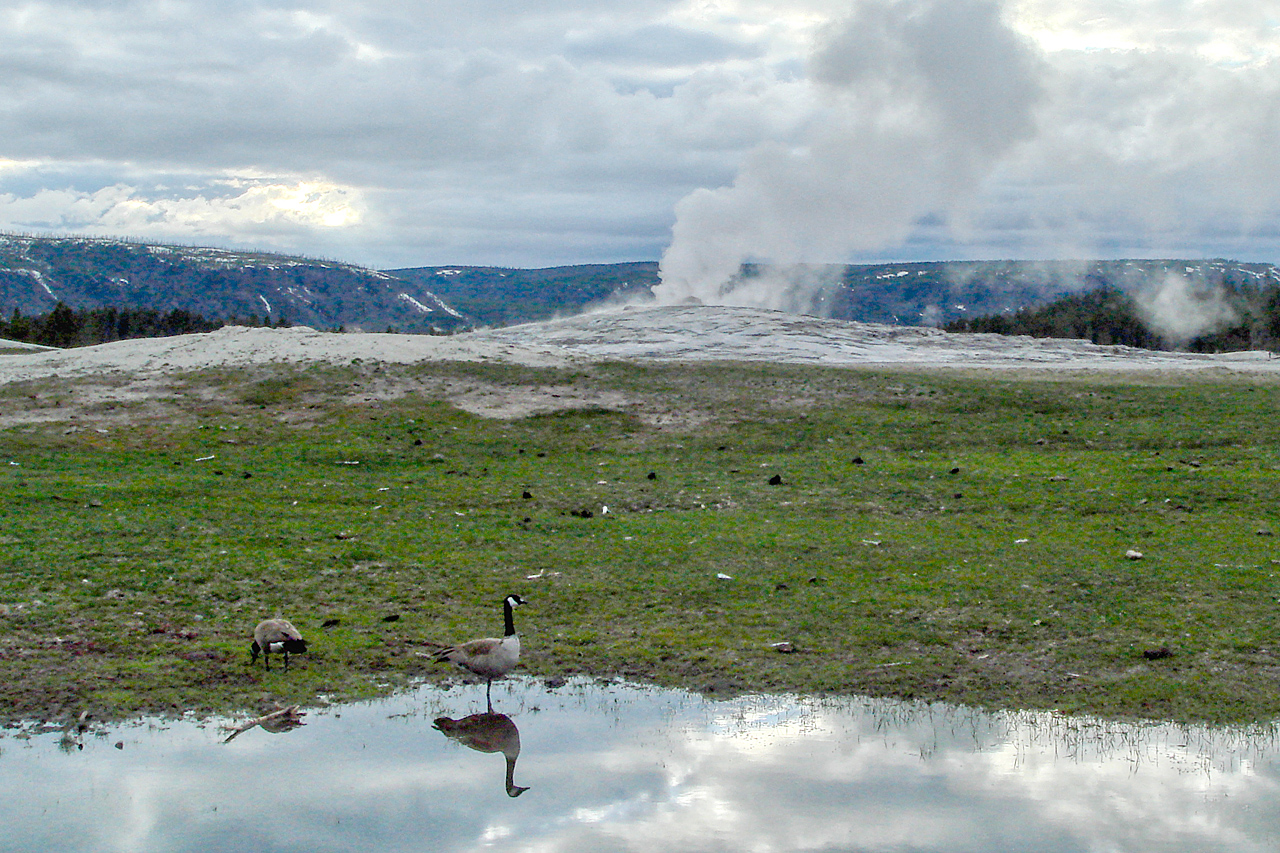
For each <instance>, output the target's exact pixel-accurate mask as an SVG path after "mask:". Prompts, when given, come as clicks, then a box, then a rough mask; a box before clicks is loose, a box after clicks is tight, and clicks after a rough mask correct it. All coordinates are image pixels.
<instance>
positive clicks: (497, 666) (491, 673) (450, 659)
mask: <svg viewBox="0 0 1280 853" xmlns="http://www.w3.org/2000/svg"><path fill="white" fill-rule="evenodd" d="M521 604H524V599H523V598H521V597H520V596H518V595H516V594H514V593H512V594H511V595H508V596H507V597H506V598H504V599H503V600H502V614H503V616H504V618H505V619H506V630H505V632H504V633H503V635H502V637H501V638H498V637H486V638H484V639H480V640H471V641H470V642H466V643H461V644H459V645H456V646H450V647H449V648H447V649H441V650H440V651H438V652H436V653H435V654H434V655H432V658H433V659H434V660H435V661H436V662H437V663H452V664H455V665H457V666H460V667H462V668H463V669H465V670H466V671H467V672H470V673H474V674H475V675H478V676H480V677H481V678H483V679H485V681H486V684H485V690H484V696H485V699H486V700H487V701H488V702H489V710H491V711H492V710H493V701H492V699H491V698H490V691H491V690H492V689H493V680H494V679H495V678H501V677H502V676H504V675H506V674H507V673H508V672H510V671H511V670H513V669H515V666H516V664H517V663H519V661H520V637H519V636H517V635H516V626H515V621H514V620H513V619H512V616H511V609H512V608H513V607H516V606H517V605H521Z"/></svg>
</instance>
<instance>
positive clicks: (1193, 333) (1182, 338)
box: [1134, 272, 1240, 347]
mask: <svg viewBox="0 0 1280 853" xmlns="http://www.w3.org/2000/svg"><path fill="white" fill-rule="evenodd" d="M1134 303H1135V304H1136V305H1137V307H1138V313H1139V315H1140V316H1141V317H1142V321H1143V322H1144V323H1146V324H1147V327H1148V328H1150V329H1151V331H1153V332H1155V333H1157V334H1158V335H1160V336H1162V337H1163V338H1164V339H1165V340H1167V341H1168V342H1169V343H1171V344H1173V345H1174V346H1175V347H1181V346H1183V345H1184V344H1186V343H1187V342H1188V341H1190V340H1191V339H1192V338H1196V337H1199V336H1200V335H1204V334H1209V333H1211V332H1216V331H1218V330H1220V329H1223V328H1226V327H1227V326H1229V325H1231V324H1232V323H1237V322H1239V320H1240V316H1239V315H1238V314H1237V313H1236V310H1235V309H1234V308H1232V307H1231V305H1229V304H1228V303H1227V301H1226V295H1225V293H1224V291H1223V289H1222V288H1221V287H1220V286H1216V285H1211V284H1209V283H1207V282H1204V281H1198V280H1193V279H1191V278H1188V277H1186V276H1184V275H1179V274H1178V273H1176V272H1170V273H1168V274H1167V275H1165V277H1164V278H1163V279H1161V280H1159V281H1154V282H1152V284H1151V285H1149V286H1148V287H1146V288H1144V289H1142V290H1140V291H1138V292H1137V293H1135V294H1134Z"/></svg>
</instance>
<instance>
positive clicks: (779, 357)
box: [0, 306, 1280, 384]
mask: <svg viewBox="0 0 1280 853" xmlns="http://www.w3.org/2000/svg"><path fill="white" fill-rule="evenodd" d="M357 359H359V360H361V361H364V362H388V363H402V364H406V363H413V362H420V361H433V360H467V361H479V360H496V361H508V362H514V363H519V364H528V365H544V366H553V365H568V364H572V363H575V362H581V361H597V360H618V359H623V360H627V359H660V360H677V361H680V360H686V361H687V360H706V359H727V360H737V361H772V362H790V363H808V364H825V365H857V364H863V365H898V366H904V367H920V368H929V367H952V368H984V369H990V368H1019V369H1028V368H1030V369H1052V370H1061V369H1065V370H1108V369H1110V370H1129V371H1134V370H1136V371H1144V370H1153V369H1154V370H1188V369H1189V370H1204V369H1210V368H1213V369H1217V370H1220V371H1221V370H1226V371H1230V372H1248V373H1270V372H1280V359H1275V360H1273V359H1271V358H1270V356H1269V354H1268V353H1265V352H1248V353H1231V354H1225V355H1216V356H1215V355H1196V354H1188V353H1167V352H1154V351H1150V350H1141V349H1134V348H1131V347H1116V346H1096V345H1094V344H1090V343H1087V342H1084V341H1077V340H1059V339H1036V338H1028V337H1006V336H1002V335H991V334H954V333H949V332H943V331H940V330H938V329H933V328H927V327H921V326H886V325H879V324H873V323H851V322H845V321H840V320H825V319H821V318H818V317H810V316H803V315H796V314H786V313H782V312H779V311H767V310H760V309H752V308H726V307H717V306H678V307H663V308H627V309H621V310H617V311H611V312H600V313H593V314H583V315H579V316H576V317H569V318H566V319H561V320H551V321H548V322H543V323H530V324H526V325H522V326H511V327H508V328H504V329H490V330H482V331H477V332H467V333H463V334H458V335H452V336H448V337H434V336H428V335H394V334H368V333H361V334H354V333H352V334H348V333H337V332H318V331H316V330H314V329H310V328H307V327H295V328H291V329H263V328H245V327H240V326H232V327H226V328H223V329H219V330H217V331H215V332H208V333H205V334H195V335H181V336H178V337H173V338H148V339H143V340H133V341H119V342H116V343H110V344H101V345H99V346H93V347H81V348H77V349H72V350H47V351H39V352H32V351H30V350H18V351H16V352H14V351H8V352H7V353H6V354H4V355H0V384H4V383H9V382H17V381H22V380H28V379H39V378H44V377H49V376H85V375H94V374H112V373H119V374H125V375H130V376H134V377H138V376H144V375H154V374H164V373H176V372H184V371H190V370H199V369H204V368H214V367H233V366H246V365H254V364H266V363H272V362H283V363H307V362H328V363H335V364H349V363H351V362H352V361H355V360H357Z"/></svg>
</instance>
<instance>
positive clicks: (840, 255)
mask: <svg viewBox="0 0 1280 853" xmlns="http://www.w3.org/2000/svg"><path fill="white" fill-rule="evenodd" d="M1041 73H1042V66H1041V60H1040V59H1039V57H1038V55H1037V54H1036V53H1035V52H1034V50H1033V48H1031V47H1030V46H1029V45H1028V44H1026V43H1025V42H1024V41H1023V39H1022V38H1021V37H1020V36H1018V35H1017V34H1016V33H1014V32H1013V31H1012V30H1011V29H1010V28H1009V27H1008V26H1006V25H1005V23H1004V22H1003V21H1002V20H1001V10H1000V8H999V6H998V5H996V4H995V3H993V2H989V0H864V2H861V3H859V4H858V6H857V7H856V8H855V10H854V13H853V15H852V16H851V17H849V18H848V19H846V20H844V21H841V22H839V23H836V24H833V25H830V26H828V27H827V28H826V29H825V30H824V31H823V32H822V33H821V35H820V37H819V39H818V42H817V45H816V48H815V50H814V52H813V54H812V56H811V59H810V81H811V83H812V85H813V86H815V87H816V88H817V90H818V94H819V96H820V98H819V100H820V102H821V104H822V108H821V112H820V114H819V115H817V116H815V117H814V120H813V121H812V122H811V124H810V129H809V130H808V131H807V132H806V133H805V135H804V138H803V139H802V140H801V141H800V144H784V143H782V142H769V143H765V144H762V145H760V146H758V147H757V148H756V150H755V151H753V152H752V153H751V154H750V156H749V157H748V158H747V159H746V162H745V163H744V164H743V166H742V168H741V170H740V172H739V174H738V176H737V178H736V179H735V180H734V182H733V183H732V185H730V186H727V187H721V188H719V189H705V188H704V189H699V190H696V191H694V192H693V193H691V194H690V195H688V196H686V197H685V198H683V199H682V200H681V201H680V202H679V203H678V204H677V205H676V209H675V212H676V222H675V225H674V226H673V228H672V241H671V244H670V246H669V247H668V248H667V250H666V251H665V252H664V253H663V256H662V263H661V267H660V271H661V276H662V283H661V284H660V285H659V286H658V287H656V288H655V289H654V292H655V295H656V296H657V298H658V301H659V302H664V303H677V302H683V301H686V300H688V299H689V298H691V297H692V298H696V299H698V300H701V301H703V302H709V303H717V304H751V305H760V306H763V307H770V308H781V309H785V310H791V311H814V310H815V308H817V307H818V304H819V299H818V294H817V291H818V290H820V288H821V286H822V278H821V276H819V275H815V269H816V268H815V267H813V266H807V265H806V264H812V263H816V262H843V261H844V259H845V258H847V257H848V256H849V255H850V254H851V253H853V252H857V251H865V250H870V249H876V248H882V247H885V246H889V245H893V244H896V243H900V242H902V241H904V240H905V239H906V238H907V236H908V235H909V234H910V232H911V230H912V227H913V226H914V224H915V223H916V222H917V221H918V219H919V218H920V217H921V216H923V215H925V214H930V213H941V214H947V213H955V212H959V211H962V210H963V208H964V206H965V204H966V202H967V201H968V200H969V199H970V198H971V197H972V196H973V194H974V193H975V191H976V190H977V189H978V187H979V185H980V183H981V181H982V180H983V178H984V177H986V176H987V175H988V174H989V173H990V172H991V170H992V169H993V168H994V167H995V166H996V165H997V164H998V163H999V162H1000V160H1001V158H1002V157H1003V156H1004V155H1005V154H1006V153H1007V152H1008V151H1009V150H1010V148H1011V147H1012V146H1014V145H1016V144H1017V143H1018V142H1019V141H1021V140H1024V139H1027V138H1029V137H1030V136H1031V135H1032V134H1033V133H1034V131H1035V123H1034V119H1033V115H1032V111H1033V109H1034V107H1035V105H1036V103H1037V102H1038V100H1039V99H1040V96H1041V85H1040V82H1039V79H1040V75H1041ZM749 261H761V262H764V263H767V264H769V265H770V266H771V267H774V268H775V269H780V270H781V274H780V275H775V278H784V279H785V281H783V282H778V281H773V280H770V279H769V278H768V277H766V278H763V279H761V278H756V279H753V280H751V282H750V283H749V285H748V286H747V287H740V286H739V285H740V284H741V282H739V280H738V273H739V271H740V269H741V268H742V265H743V264H744V263H746V262H749ZM796 272H801V273H802V275H799V276H797V275H795V274H794V273H796Z"/></svg>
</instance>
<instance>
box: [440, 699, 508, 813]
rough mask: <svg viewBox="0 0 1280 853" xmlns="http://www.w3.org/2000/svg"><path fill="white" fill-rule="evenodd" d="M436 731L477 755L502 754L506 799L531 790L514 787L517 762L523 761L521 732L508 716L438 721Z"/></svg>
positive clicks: (474, 716) (480, 716)
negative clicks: (505, 775) (504, 764)
mask: <svg viewBox="0 0 1280 853" xmlns="http://www.w3.org/2000/svg"><path fill="white" fill-rule="evenodd" d="M434 728H435V729H437V730H438V731H441V732H443V733H444V735H445V737H447V738H450V739H452V740H456V741H457V742H458V743H460V744H462V745H463V746H468V747H470V748H471V749H474V750H476V751H477V752H501V753H502V755H503V757H504V758H506V759H507V780H506V787H507V796H508V797H518V796H520V795H521V794H523V793H524V792H525V791H527V790H529V789H528V788H526V787H522V786H520V785H517V784H516V783H515V775H516V759H517V758H519V757H520V730H519V729H518V728H516V724H515V723H514V722H512V721H511V718H510V717H508V716H507V715H506V714H495V713H493V711H489V712H488V713H487V714H472V715H471V716H470V717H463V718H462V719H461V720H454V719H451V718H450V717H437V718H436V721H435V726H434Z"/></svg>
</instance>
